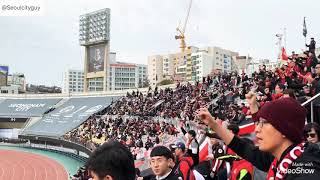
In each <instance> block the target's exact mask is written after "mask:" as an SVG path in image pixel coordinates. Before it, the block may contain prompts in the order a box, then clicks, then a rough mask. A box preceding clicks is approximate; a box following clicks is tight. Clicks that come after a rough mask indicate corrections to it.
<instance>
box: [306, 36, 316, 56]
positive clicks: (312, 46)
mask: <svg viewBox="0 0 320 180" xmlns="http://www.w3.org/2000/svg"><path fill="white" fill-rule="evenodd" d="M306 46H307V47H309V52H312V53H314V51H315V49H316V41H315V40H314V38H311V41H310V44H309V45H308V44H306Z"/></svg>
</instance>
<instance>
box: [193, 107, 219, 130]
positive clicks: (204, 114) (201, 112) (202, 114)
mask: <svg viewBox="0 0 320 180" xmlns="http://www.w3.org/2000/svg"><path fill="white" fill-rule="evenodd" d="M197 116H198V117H199V118H200V120H201V121H202V122H204V123H205V124H206V125H208V126H209V127H211V126H212V125H213V124H214V123H215V119H214V118H213V117H212V116H211V114H210V112H209V111H208V109H207V108H200V109H198V110H197Z"/></svg>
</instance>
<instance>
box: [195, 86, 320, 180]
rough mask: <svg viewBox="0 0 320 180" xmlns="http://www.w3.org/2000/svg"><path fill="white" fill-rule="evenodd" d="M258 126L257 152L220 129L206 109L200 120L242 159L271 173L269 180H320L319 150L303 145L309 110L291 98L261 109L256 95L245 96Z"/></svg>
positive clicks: (277, 101)
mask: <svg viewBox="0 0 320 180" xmlns="http://www.w3.org/2000/svg"><path fill="white" fill-rule="evenodd" d="M246 97H247V100H248V102H249V104H250V111H251V112H252V113H253V119H254V120H255V122H256V129H255V132H256V137H257V140H258V141H257V143H258V146H259V147H258V148H256V147H255V146H253V145H250V144H249V143H248V142H245V141H243V140H241V139H240V138H239V137H237V136H235V135H234V134H233V133H231V132H230V131H228V130H226V129H225V128H223V127H222V126H221V125H219V124H218V123H217V122H216V121H215V119H214V118H213V117H212V116H211V115H210V113H209V112H208V110H207V109H200V110H199V111H198V116H199V117H200V118H201V119H202V121H203V122H205V123H206V124H207V125H209V127H210V128H212V129H213V130H214V131H215V132H216V133H217V134H218V135H219V136H220V137H221V139H222V140H223V141H224V142H225V144H227V145H228V147H229V148H231V149H232V150H233V151H234V152H236V153H237V154H238V155H240V156H241V157H242V158H244V159H246V160H248V161H249V162H251V163H252V164H253V165H254V166H256V167H257V168H258V169H260V170H262V171H265V172H268V176H267V179H268V180H269V179H274V180H282V179H287V180H288V179H310V180H313V179H314V180H318V179H320V150H319V148H318V147H316V146H313V145H310V144H307V143H304V142H303V139H302V138H303V128H304V123H305V118H306V110H305V108H304V107H302V106H301V105H300V104H299V103H298V102H297V101H296V100H294V99H292V98H281V99H278V100H275V101H272V102H269V103H266V104H265V105H264V106H262V108H261V109H260V110H259V109H258V104H257V101H256V96H255V94H254V93H251V92H250V93H249V94H247V95H246Z"/></svg>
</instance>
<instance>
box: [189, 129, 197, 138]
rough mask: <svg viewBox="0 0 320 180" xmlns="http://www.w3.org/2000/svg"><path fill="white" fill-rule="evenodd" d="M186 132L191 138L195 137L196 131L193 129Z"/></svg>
mask: <svg viewBox="0 0 320 180" xmlns="http://www.w3.org/2000/svg"><path fill="white" fill-rule="evenodd" d="M188 134H190V135H191V136H192V137H193V138H195V137H196V132H195V131H194V130H190V131H188Z"/></svg>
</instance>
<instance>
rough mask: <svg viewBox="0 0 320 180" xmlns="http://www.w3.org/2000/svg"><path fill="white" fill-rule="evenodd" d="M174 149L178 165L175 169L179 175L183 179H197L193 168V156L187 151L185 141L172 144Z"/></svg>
mask: <svg viewBox="0 0 320 180" xmlns="http://www.w3.org/2000/svg"><path fill="white" fill-rule="evenodd" d="M171 148H172V149H174V154H175V156H176V165H175V167H174V171H175V174H176V176H177V177H181V178H182V179H183V180H195V177H194V174H193V172H192V168H193V166H194V162H193V160H192V157H191V156H190V155H189V154H188V153H186V146H185V144H184V143H183V142H178V143H177V144H176V145H174V146H171Z"/></svg>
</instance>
